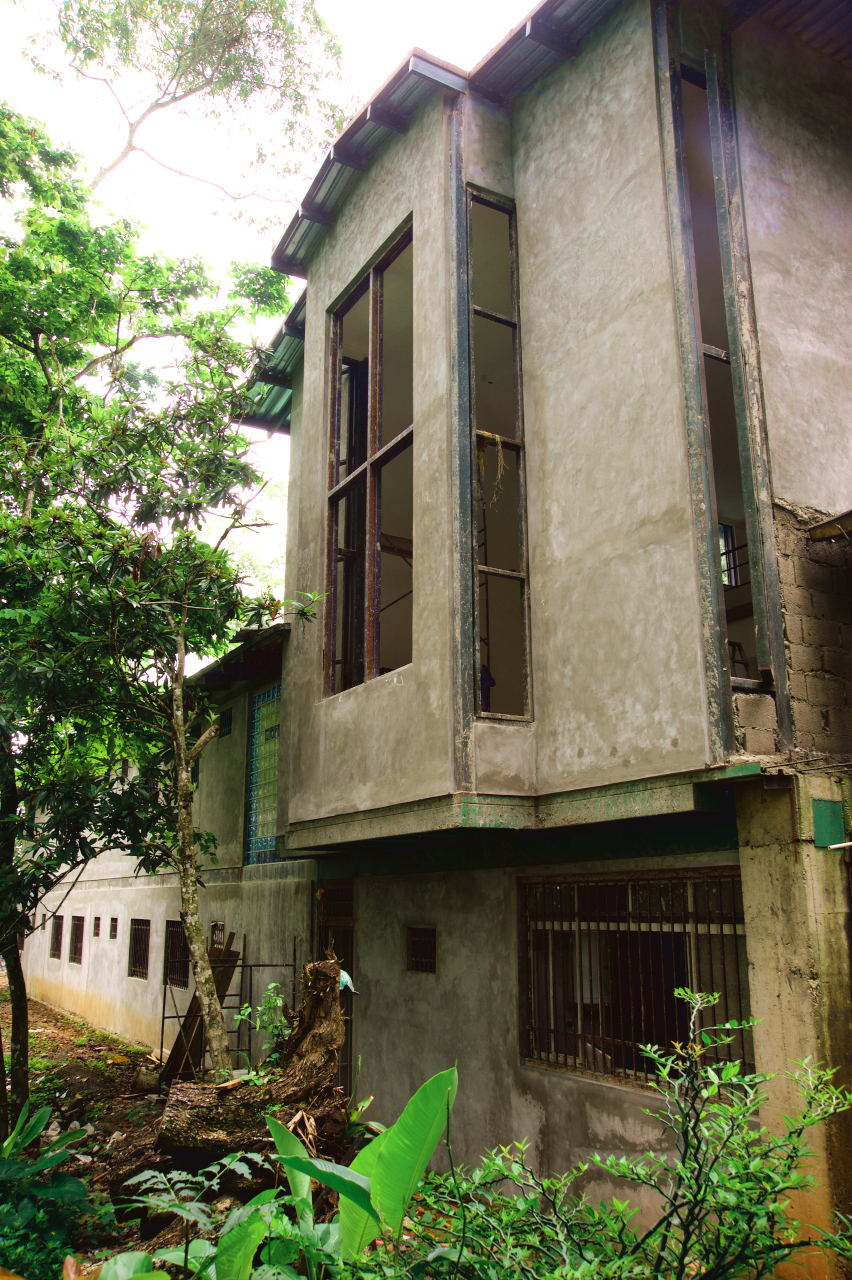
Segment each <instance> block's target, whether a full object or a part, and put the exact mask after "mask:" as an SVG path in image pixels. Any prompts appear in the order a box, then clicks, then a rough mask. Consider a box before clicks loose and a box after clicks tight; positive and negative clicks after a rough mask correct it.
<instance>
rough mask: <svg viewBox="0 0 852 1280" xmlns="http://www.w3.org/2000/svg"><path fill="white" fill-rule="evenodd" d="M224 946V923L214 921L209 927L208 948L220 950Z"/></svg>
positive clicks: (222, 921)
mask: <svg viewBox="0 0 852 1280" xmlns="http://www.w3.org/2000/svg"><path fill="white" fill-rule="evenodd" d="M224 945H225V921H224V920H214V921H213V923H212V924H211V925H210V948H211V950H212V949H213V947H218V948H219V949H220V950H221V949H222V948H223V947H224Z"/></svg>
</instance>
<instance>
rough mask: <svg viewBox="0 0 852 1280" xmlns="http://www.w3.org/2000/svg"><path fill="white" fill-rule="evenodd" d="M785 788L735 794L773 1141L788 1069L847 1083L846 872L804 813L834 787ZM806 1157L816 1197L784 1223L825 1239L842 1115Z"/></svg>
mask: <svg viewBox="0 0 852 1280" xmlns="http://www.w3.org/2000/svg"><path fill="white" fill-rule="evenodd" d="M793 781H794V786H793V788H791V789H789V790H784V789H777V788H774V787H773V788H771V789H766V788H764V785H763V782H755V783H746V784H744V785H743V786H742V787H739V786H738V787H737V793H736V794H737V826H738V830H739V844H740V865H741V869H742V882H743V905H744V910H745V925H746V944H747V951H748V960H749V983H750V989H751V1008H752V1012H753V1013H754V1015H755V1017H757V1018H759V1019H760V1025H759V1026H757V1027H756V1028H755V1033H754V1043H755V1057H756V1061H757V1070H758V1071H765V1072H772V1073H774V1075H775V1078H774V1080H772V1081H771V1082H770V1083H769V1085H768V1086H767V1093H768V1095H769V1097H768V1101H767V1104H766V1106H765V1108H764V1110H763V1113H762V1120H763V1123H764V1124H766V1126H767V1128H768V1129H769V1130H770V1131H771V1132H775V1133H780V1132H783V1126H784V1120H783V1117H784V1115H785V1114H786V1115H791V1114H793V1113H795V1111H796V1110H797V1109H798V1099H797V1090H796V1087H795V1085H794V1084H793V1083H792V1082H791V1081H789V1080H787V1079H785V1073H787V1072H790V1071H793V1070H795V1063H796V1062H797V1061H801V1060H802V1059H804V1058H806V1057H810V1058H811V1059H812V1060H813V1061H814V1062H824V1063H827V1064H828V1065H829V1066H833V1067H839V1068H840V1070H839V1071H838V1073H837V1077H836V1081H837V1083H838V1084H840V1085H844V1086H848V1085H849V1083H850V1078H852V1071H850V1068H852V1053H850V1049H852V1043H851V1042H852V1029H851V1028H850V957H849V941H848V936H847V930H848V926H849V908H848V889H847V866H846V860H845V858H844V854H843V851H842V850H841V851H830V850H828V849H826V848H817V847H816V846H815V845H814V825H813V813H812V806H811V800H812V799H813V798H818V799H825V800H838V801H840V800H841V799H842V795H841V787H840V784H839V783H838V782H837V781H835V780H833V779H831V778H829V777H827V776H825V775H807V776H803V775H797V776H796V777H795V779H794V780H793ZM810 1146H811V1148H812V1150H813V1152H814V1156H813V1159H812V1161H811V1164H810V1169H809V1171H810V1173H811V1174H812V1175H813V1177H814V1178H815V1179H816V1182H817V1186H816V1187H814V1188H813V1189H812V1190H811V1191H810V1192H808V1193H805V1194H801V1195H800V1196H798V1197H797V1198H796V1199H795V1200H794V1203H793V1206H792V1211H793V1214H794V1216H795V1217H796V1218H798V1219H799V1220H800V1221H801V1222H802V1224H803V1226H804V1227H807V1226H809V1225H811V1224H813V1225H814V1226H821V1227H830V1226H831V1221H832V1214H833V1212H834V1210H835V1209H845V1210H847V1211H848V1208H849V1205H850V1191H852V1162H850V1160H849V1154H848V1153H849V1150H850V1147H852V1120H850V1113H849V1112H847V1113H845V1114H844V1115H842V1116H839V1117H837V1118H836V1119H834V1120H832V1121H831V1122H830V1123H829V1124H827V1125H820V1126H818V1127H815V1128H814V1129H813V1130H811V1132H810ZM803 1261H804V1263H805V1270H806V1271H807V1273H808V1274H809V1275H811V1276H813V1277H824V1276H828V1275H831V1274H832V1271H833V1268H832V1265H831V1264H830V1263H829V1262H828V1261H827V1260H826V1259H824V1258H823V1256H822V1255H819V1254H815V1255H814V1256H812V1257H808V1258H807V1259H804V1260H803ZM797 1272H798V1274H801V1269H800V1268H797Z"/></svg>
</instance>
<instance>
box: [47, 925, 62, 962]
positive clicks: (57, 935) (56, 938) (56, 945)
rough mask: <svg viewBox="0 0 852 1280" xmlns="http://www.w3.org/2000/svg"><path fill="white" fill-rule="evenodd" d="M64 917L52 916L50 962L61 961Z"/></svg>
mask: <svg viewBox="0 0 852 1280" xmlns="http://www.w3.org/2000/svg"><path fill="white" fill-rule="evenodd" d="M64 923H65V918H64V916H54V917H53V923H52V924H51V926H50V958H51V960H61V959H62V930H63V927H64Z"/></svg>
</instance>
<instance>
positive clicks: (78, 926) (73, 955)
mask: <svg viewBox="0 0 852 1280" xmlns="http://www.w3.org/2000/svg"><path fill="white" fill-rule="evenodd" d="M85 927H86V921H85V919H84V917H83V916H72V917H71V938H70V940H69V943H68V963H69V964H82V963H83V930H84V929H85Z"/></svg>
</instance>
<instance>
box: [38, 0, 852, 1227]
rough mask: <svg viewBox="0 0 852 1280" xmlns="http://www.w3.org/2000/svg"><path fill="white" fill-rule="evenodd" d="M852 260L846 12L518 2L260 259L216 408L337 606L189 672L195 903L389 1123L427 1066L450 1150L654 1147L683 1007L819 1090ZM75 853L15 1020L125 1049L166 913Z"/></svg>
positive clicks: (297, 562) (162, 902)
mask: <svg viewBox="0 0 852 1280" xmlns="http://www.w3.org/2000/svg"><path fill="white" fill-rule="evenodd" d="M850 231H852V31H850V27H849V20H848V12H847V7H846V6H845V5H843V4H841V3H840V0H828V2H827V3H826V4H824V5H821V6H819V7H818V8H817V7H814V6H810V5H808V4H807V3H805V0H772V2H771V3H761V2H760V0H757V2H755V0H742V2H741V3H733V4H729V5H722V4H720V3H718V2H717V0H682V2H681V3H679V4H665V3H662V2H661V0H650V2H649V0H619V2H614V0H579V2H578V0H546V2H545V3H544V4H542V5H541V6H540V7H539V8H538V9H537V10H535V11H534V12H533V14H532V15H531V16H530V17H529V18H527V19H525V20H524V21H523V22H521V24H520V25H519V26H518V27H517V28H516V29H515V30H514V31H512V32H511V33H510V34H509V36H507V38H506V39H505V40H504V41H503V42H502V43H501V44H500V45H499V46H498V47H497V48H496V49H495V50H493V51H492V52H491V53H490V54H489V55H488V56H487V57H486V58H485V59H484V60H483V61H482V62H481V63H479V64H478V66H476V67H475V68H473V70H472V71H469V72H465V71H462V70H460V69H458V68H455V67H451V66H449V65H448V64H446V63H444V62H441V61H439V60H437V59H435V58H433V57H431V56H430V55H427V54H425V53H423V52H421V51H419V50H415V51H413V52H412V53H411V54H410V55H409V56H408V57H407V58H406V59H405V61H404V63H403V64H402V65H401V66H400V67H399V68H398V69H397V70H396V71H395V72H394V74H393V75H392V76H391V77H390V79H389V80H388V81H387V82H386V83H385V84H384V85H383V86H382V88H381V89H380V90H379V91H378V92H377V94H376V95H375V96H374V97H373V99H371V101H370V102H369V103H368V104H367V106H366V107H365V108H364V109H363V110H362V111H361V112H360V114H359V115H358V116H357V117H356V118H355V119H354V120H353V121H352V122H351V123H350V125H349V126H348V127H347V128H346V130H345V131H344V133H343V134H342V135H341V137H340V139H339V140H338V142H337V143H336V145H335V146H334V148H333V149H332V151H331V152H330V153H329V155H328V157H327V159H326V160H325V162H324V163H323V166H322V168H321V170H320V172H319V174H318V176H317V178H316V180H315V181H314V183H313V184H312V186H311V188H310V190H309V192H308V193H307V196H306V198H305V201H304V203H303V204H302V206H301V207H300V209H299V211H298V213H297V215H296V216H295V217H294V219H293V221H292V222H291V224H290V226H289V227H288V228H287V230H286V232H285V234H284V236H283V237H282V239H281V242H280V244H279V246H278V248H277V249H276V252H275V255H274V258H273V265H275V266H276V267H277V268H278V269H279V270H281V271H283V272H286V273H287V274H289V275H291V276H301V277H303V278H305V279H306V281H307V286H306V290H305V292H304V293H303V294H302V296H301V298H300V299H299V301H298V302H297V303H296V305H295V306H294V308H293V309H292V311H291V313H290V315H289V316H288V317H287V319H286V320H285V321H284V323H283V325H282V328H281V330H280V331H279V333H278V334H277V335H276V338H275V340H274V342H273V344H272V346H271V349H270V353H269V357H268V360H267V361H266V364H265V366H264V368H263V369H261V370H259V371H258V375H257V380H256V383H255V387H254V395H255V416H254V418H253V419H252V421H254V422H257V423H259V424H263V425H266V426H267V427H269V428H270V429H273V430H283V431H289V432H290V435H291V473H290V488H289V507H288V529H287V564H288V590H287V594H288V595H290V596H294V595H295V593H296V592H297V591H307V590H316V589H323V590H326V591H327V593H328V594H327V597H326V600H325V604H324V612H323V617H322V621H321V624H320V625H317V626H313V627H310V626H309V627H305V628H298V627H296V628H294V629H293V630H292V631H290V632H289V633H286V634H285V633H284V632H281V631H276V632H275V633H274V634H271V633H264V634H263V635H260V636H257V637H253V638H249V639H247V640H245V641H244V642H243V644H242V645H241V646H239V647H238V648H237V649H236V650H235V652H234V654H232V655H230V656H229V658H228V659H226V660H225V661H224V662H223V663H222V664H219V665H217V666H216V667H214V668H212V669H211V670H209V671H208V672H207V673H202V677H200V678H201V679H203V680H207V681H208V682H209V684H210V687H211V689H213V690H214V692H215V697H216V699H217V701H218V702H219V705H220V707H221V711H222V715H223V717H224V718H223V722H222V723H223V732H222V735H221V737H220V739H219V740H218V741H216V742H215V743H213V744H212V745H211V746H210V747H209V748H208V749H207V751H206V752H205V754H204V756H203V758H202V760H201V766H200V776H199V788H198V806H199V822H200V823H201V824H202V825H203V824H209V825H210V827H211V828H212V829H213V830H215V832H216V834H217V835H218V837H219V840H220V860H219V865H218V867H217V868H214V869H213V870H211V872H210V873H209V880H208V883H209V888H208V890H207V893H206V894H205V896H204V900H205V910H207V912H208V914H209V917H210V922H211V924H212V923H213V922H214V921H216V922H218V923H223V924H224V927H225V928H226V929H227V930H228V931H231V930H233V931H234V932H235V933H236V935H237V943H236V944H235V945H238V946H239V945H240V940H241V938H242V935H245V939H246V942H245V947H246V949H247V951H248V957H249V959H250V960H254V959H256V961H257V962H265V961H267V960H268V961H270V962H277V963H278V964H279V965H280V966H281V969H280V974H279V977H278V978H277V979H276V980H278V981H281V982H282V983H286V982H288V981H290V980H291V979H290V978H289V977H288V976H287V975H288V974H289V972H290V971H289V970H286V969H285V968H284V967H283V966H284V965H285V964H287V963H292V960H293V954H294V952H293V948H294V946H295V955H296V963H297V964H301V962H302V961H303V960H304V959H305V958H306V956H307V954H308V952H309V951H310V950H311V949H313V950H314V953H316V952H317V949H318V948H319V947H320V946H321V945H322V944H323V943H324V942H325V941H327V940H329V939H330V940H332V941H333V942H334V944H335V946H336V947H337V948H338V951H339V953H340V954H343V955H345V957H346V962H347V966H351V967H352V970H353V975H354V978H355V986H356V988H357V989H358V992H359V993H360V994H359V995H358V996H357V997H356V998H355V1001H354V1008H353V1009H352V1011H351V1032H352V1034H351V1037H350V1047H351V1051H352V1053H353V1054H354V1055H358V1056H360V1058H361V1061H362V1067H361V1086H360V1087H361V1088H362V1089H363V1091H364V1092H365V1093H374V1094H375V1096H376V1104H375V1105H376V1109H377V1112H378V1115H379V1118H382V1119H386V1120H391V1119H393V1117H394V1116H395V1115H396V1114H397V1113H398V1111H399V1109H400V1108H401V1106H402V1105H403V1103H404V1102H405V1100H406V1099H407V1098H408V1096H409V1095H410V1093H411V1092H412V1091H413V1090H414V1089H415V1088H416V1087H417V1086H418V1085H419V1084H420V1083H421V1082H422V1080H423V1079H425V1078H426V1077H427V1076H428V1075H430V1074H432V1073H433V1072H435V1071H437V1070H440V1069H442V1068H444V1067H446V1066H447V1065H449V1064H451V1063H452V1062H454V1061H456V1060H457V1061H458V1065H459V1072H460V1081H461V1083H460V1090H459V1099H458V1103H457V1107H456V1115H457V1120H456V1142H457V1145H458V1154H459V1157H460V1158H461V1159H463V1160H466V1161H471V1160H474V1159H475V1158H476V1156H477V1154H478V1153H479V1152H480V1151H481V1150H482V1149H483V1148H484V1147H485V1146H494V1145H496V1144H497V1143H503V1142H507V1141H509V1140H511V1139H513V1138H522V1137H526V1138H528V1139H529V1140H530V1142H531V1146H532V1153H533V1157H534V1158H535V1160H537V1161H538V1163H539V1164H540V1165H541V1166H542V1167H549V1168H552V1169H559V1170H561V1169H565V1168H567V1167H569V1166H570V1165H571V1164H573V1163H576V1162H577V1161H579V1160H582V1159H584V1158H585V1157H586V1156H587V1155H588V1154H589V1153H591V1152H593V1151H601V1152H604V1151H611V1150H614V1151H619V1150H620V1151H624V1150H629V1151H632V1150H636V1149H641V1150H645V1149H647V1147H648V1145H649V1144H652V1143H653V1142H655V1141H656V1137H655V1129H654V1126H653V1124H652V1122H651V1121H650V1120H649V1119H648V1117H647V1116H645V1115H644V1114H643V1111H642V1108H643V1107H644V1106H646V1105H647V1103H648V1090H647V1076H646V1064H645V1059H644V1058H643V1056H642V1053H641V1050H640V1048H639V1046H640V1045H642V1044H643V1043H646V1042H648V1041H670V1040H672V1039H673V1038H677V1037H678V1036H679V1035H680V1034H681V1033H682V1031H683V1025H684V1024H683V1014H682V1010H681V1009H680V1007H679V1006H678V1003H677V1002H676V1001H675V999H674V997H673V990H674V988H675V987H677V986H684V985H688V986H691V987H692V988H693V989H701V990H714V991H718V992H719V993H720V1011H721V1014H722V1015H723V1018H729V1017H735V1018H739V1017H745V1016H747V1015H748V1014H749V1013H753V1014H754V1015H755V1016H757V1017H758V1018H760V1020H761V1021H760V1023H759V1025H758V1026H757V1027H756V1028H755V1030H754V1032H753V1034H752V1033H744V1034H743V1035H742V1036H741V1037H739V1038H738V1040H737V1042H736V1043H735V1044H734V1045H733V1046H732V1047H731V1052H732V1053H734V1054H735V1055H736V1056H742V1057H745V1059H746V1060H747V1061H749V1062H752V1063H756V1065H757V1068H758V1069H759V1070H769V1071H778V1072H780V1073H783V1072H784V1071H785V1070H786V1069H787V1066H788V1064H789V1061H790V1060H791V1059H800V1058H803V1057H805V1056H807V1055H812V1056H813V1057H814V1058H817V1059H822V1060H827V1061H829V1062H830V1063H832V1064H833V1065H838V1066H840V1067H841V1068H842V1078H843V1080H844V1082H845V1083H848V1082H849V1081H848V1080H847V1078H846V1077H847V1075H848V1063H849V1059H850V993H851V992H852V985H851V984H852V974H850V954H849V938H848V931H849V923H850V916H849V912H850V894H849V877H848V869H847V858H846V854H845V851H844V850H843V849H832V848H831V846H832V845H842V844H843V843H845V841H846V839H847V837H848V834H849V830H850V825H852V814H850V801H852V792H851V791H850V781H849V774H850V767H849V762H850V759H851V758H852V653H851V652H850V638H852V609H851V608H850V590H849V588H850V577H849V570H850V556H849V550H848V534H849V531H850V529H852V520H850V516H849V513H848V509H849V508H850V506H852V434H850V430H849V426H850V420H851V419H852V346H850V340H849V332H850V330H849V323H848V299H849V297H850V291H851V290H852V235H850ZM261 653H262V654H265V655H266V657H265V658H264V659H263V662H266V664H267V665H266V666H264V665H263V662H261V661H260V660H259V659H258V654H261ZM279 653H280V654H281V655H282V656H281V661H280V663H279V662H278V660H277V658H276V657H275V656H274V655H275V654H279ZM253 655H254V656H253ZM229 663H230V664H231V667H230V672H229ZM228 712H230V716H228V714H227V713H228ZM226 721H227V722H228V724H230V726H231V728H230V731H229V732H228V733H227V734H226V733H225V731H224V725H225V722H226ZM276 767H277V774H276V771H275V770H276ZM244 780H247V782H246V781H244ZM264 788H265V790H264ZM101 862H102V863H103V865H102V866H101V865H96V866H93V867H92V868H90V870H89V871H88V872H87V875H86V877H85V878H84V880H82V881H81V883H80V885H79V886H78V887H77V888H76V889H75V890H74V892H73V893H72V895H71V896H70V897H69V898H68V900H67V901H66V902H65V904H64V906H63V908H62V911H63V914H64V917H65V920H66V925H67V923H68V921H69V918H71V917H72V916H74V915H76V917H78V918H79V917H80V916H82V918H83V920H84V924H83V925H82V926H76V927H77V933H78V934H79V932H80V929H81V928H82V929H83V931H84V934H85V937H86V939H87V941H86V942H85V943H84V944H83V955H82V963H81V965H80V967H79V969H77V970H74V971H73V973H72V969H73V966H72V965H70V964H68V963H67V960H68V957H67V954H66V951H65V949H64V947H65V944H62V945H61V946H60V947H59V948H58V958H57V959H51V958H50V955H49V952H50V945H49V943H50V931H49V930H45V932H44V934H42V933H40V932H37V933H36V934H35V935H34V936H33V938H32V939H31V940H30V941H29V942H28V943H27V948H26V965H27V972H28V979H29V982H30V987H31V990H32V992H33V994H35V995H38V996H41V997H42V998H45V999H48V1000H52V1001H53V1002H54V1003H59V1004H63V1005H65V1006H67V1007H72V1008H75V1009H78V1010H80V1011H82V1012H86V1013H87V1015H88V1016H90V1017H93V1018H94V1019H95V1020H96V1021H100V1022H102V1023H103V1024H104V1025H109V1026H113V1027H116V1028H117V1029H119V1030H123V1031H127V1032H128V1033H131V1034H136V1035H138V1036H140V1037H142V1038H143V1039H146V1040H147V1041H148V1042H150V1043H151V1044H156V1043H157V1042H158V1040H159V1037H160V1027H161V1007H162V1003H163V988H162V985H161V984H162V967H161V964H160V960H159V957H160V956H162V955H163V954H164V952H163V948H164V946H165V933H166V923H165V922H166V920H167V918H169V917H170V914H171V916H172V917H174V918H176V915H177V913H176V897H177V889H176V887H174V886H172V885H170V884H169V883H168V877H161V878H160V882H158V884H157V886H156V887H153V888H152V887H151V886H150V885H140V884H139V882H138V881H133V879H132V876H131V874H130V869H129V868H127V867H124V866H117V865H116V866H114V865H113V864H112V863H110V862H109V860H108V859H107V858H104V859H102V860H101ZM97 910H100V911H101V913H102V914H101V917H100V919H101V921H103V920H105V919H106V917H107V916H108V915H110V916H111V915H112V913H113V912H116V913H119V914H118V920H119V925H118V929H119V938H118V940H117V943H118V945H116V944H113V950H112V952H110V951H109V947H110V945H111V944H110V941H109V939H105V937H104V931H103V929H101V932H100V936H99V937H98V938H97V939H95V938H93V937H91V935H92V932H93V925H91V923H90V918H91V917H92V915H93V913H94V912H95V911H97ZM131 919H138V920H140V921H143V920H148V921H149V929H150V944H149V945H150V955H151V956H152V957H154V961H152V963H151V965H150V967H149V976H148V978H147V984H146V985H145V986H144V987H143V986H142V980H141V979H140V978H134V977H133V976H129V977H125V968H127V967H128V966H129V967H132V963H131V961H132V951H131V950H129V948H130V937H131V933H130V931H131V929H132V927H133V926H132V924H131ZM74 927H75V926H73V924H72V925H71V928H72V930H73V928H74ZM138 932H139V928H138V927H137V933H138ZM90 938H91V941H88V939H90ZM122 939H123V941H122ZM54 951H57V948H56V947H54ZM87 957H88V958H87ZM87 965H88V968H87ZM158 966H159V967H158ZM258 981H260V979H259V978H258ZM167 1031H168V1035H169V1037H172V1036H173V1035H174V1025H173V1024H171V1026H170V1028H167ZM790 1105H791V1097H790V1088H789V1086H788V1084H787V1083H786V1082H784V1081H781V1080H779V1081H776V1082H775V1083H774V1085H773V1086H772V1091H771V1100H770V1103H769V1105H768V1108H767V1121H768V1122H769V1123H770V1124H772V1123H773V1122H774V1120H776V1119H778V1117H779V1115H780V1114H781V1113H782V1112H783V1111H785V1110H787V1109H788V1108H789V1106H790ZM849 1139H850V1127H849V1124H848V1123H847V1122H846V1120H840V1121H838V1122H836V1123H835V1124H833V1126H831V1127H830V1128H829V1130H828V1131H827V1133H826V1134H825V1135H824V1136H822V1137H818V1138H817V1146H818V1151H817V1158H816V1168H815V1172H816V1173H817V1176H818V1178H819V1180H820V1183H821V1190H820V1192H818V1193H814V1194H813V1195H812V1196H811V1198H810V1202H809V1204H808V1207H807V1209H806V1210H803V1212H802V1216H803V1217H804V1218H805V1219H806V1220H807V1221H808V1222H825V1223H827V1222H828V1220H829V1218H830V1213H831V1209H832V1206H833V1205H837V1204H841V1205H845V1206H846V1207H847V1208H848V1203H849V1186H848V1179H849V1174H848V1171H847V1168H846V1167H844V1164H845V1165H847V1166H848V1161H846V1162H844V1160H843V1159H842V1152H843V1150H844V1149H845V1148H846V1147H847V1146H848V1142H849ZM820 1144H821V1145H820ZM595 1189H596V1188H595V1185H594V1184H592V1185H591V1187H590V1190H591V1192H592V1194H594V1192H595ZM598 1189H600V1188H598Z"/></svg>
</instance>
